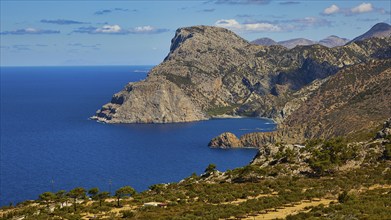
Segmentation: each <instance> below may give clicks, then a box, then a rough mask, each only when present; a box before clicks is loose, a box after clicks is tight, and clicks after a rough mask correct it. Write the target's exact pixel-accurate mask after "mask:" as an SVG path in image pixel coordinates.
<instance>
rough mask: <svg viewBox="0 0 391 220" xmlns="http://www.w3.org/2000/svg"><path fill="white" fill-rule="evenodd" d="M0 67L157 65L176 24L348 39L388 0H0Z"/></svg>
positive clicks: (390, 4)
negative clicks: (333, 36)
mask: <svg viewBox="0 0 391 220" xmlns="http://www.w3.org/2000/svg"><path fill="white" fill-rule="evenodd" d="M0 6H1V7H0V18H1V19H0V45H1V48H0V55H1V56H0V66H79V65H156V64H159V63H160V62H161V61H162V60H163V59H164V57H165V56H166V55H167V54H168V52H169V48H170V41H171V39H172V38H173V37H174V34H175V31H176V29H177V28H180V27H187V26H194V25H210V26H219V27H224V28H228V29H230V30H232V31H234V32H235V33H237V34H238V35H239V36H241V37H243V38H244V39H246V40H248V41H252V40H255V39H257V38H261V37H269V38H272V39H274V40H276V41H282V40H288V39H292V38H299V37H303V38H307V39H310V40H321V39H323V38H325V37H327V36H329V35H337V36H339V37H344V38H348V39H353V38H354V37H356V36H358V35H361V34H363V33H364V32H366V31H367V30H369V29H370V28H371V27H372V26H373V25H375V24H376V23H379V22H386V23H390V22H391V15H390V11H391V1H389V0H381V1H368V0H367V1H356V0H334V1H328V0H317V1H310V0H305V1H299V0H205V1H201V0H199V1H188V0H187V1H174V0H169V1H168V0H166V1H165V0H160V1H149V0H147V1H131V0H121V1H115V0H109V1H105V0H100V1H93V0H83V1H76V0H74V1H72V0H67V1H64V0H63V1H61V0H44V1H36V0H0Z"/></svg>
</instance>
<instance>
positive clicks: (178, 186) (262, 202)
mask: <svg viewBox="0 0 391 220" xmlns="http://www.w3.org/2000/svg"><path fill="white" fill-rule="evenodd" d="M293 149H294V148H284V144H279V149H278V152H277V153H276V154H274V155H273V158H272V159H271V161H269V163H268V165H267V166H264V165H259V164H255V163H253V164H250V165H248V166H245V167H241V168H237V169H234V170H228V171H226V172H224V173H222V172H219V171H218V170H217V167H216V165H214V164H210V165H209V166H207V167H206V169H205V173H204V174H202V175H200V176H198V175H196V174H192V175H191V176H189V177H187V178H185V179H184V180H182V181H180V182H178V183H169V184H156V185H152V186H150V187H149V190H146V191H144V192H140V193H137V192H136V191H135V190H134V189H133V188H132V187H130V186H124V187H122V188H120V189H118V190H117V191H116V192H115V194H114V195H110V193H108V192H101V191H100V190H99V189H98V188H92V189H89V190H86V189H84V188H81V187H77V188H75V189H72V190H70V191H69V192H66V191H63V190H62V191H59V192H44V193H42V194H41V195H39V196H38V199H37V200H35V201H26V202H22V203H20V204H18V205H16V206H9V207H3V208H1V209H0V219H22V218H23V219H26V220H29V219H34V220H39V219H148V220H150V219H183V220H185V219H200V220H201V219H211V220H212V219H216V220H217V219H241V218H249V219H252V218H259V219H262V216H263V217H265V215H269V216H270V215H271V213H275V214H276V215H275V217H279V218H285V217H286V218H287V219H390V218H391V214H390V210H391V200H390V196H391V169H390V167H391V157H390V156H391V155H390V152H391V141H390V139H389V138H388V137H386V138H381V139H373V140H370V141H367V142H357V143H349V142H348V141H347V140H344V139H341V138H337V139H330V140H311V141H308V142H307V143H306V144H305V146H302V147H300V149H299V150H298V151H297V150H293ZM302 154H303V155H306V156H303V155H302ZM301 157H303V158H304V159H303V161H301V162H300V163H299V162H298V159H297V158H299V159H300V158H301ZM305 158H307V159H305ZM303 164H304V165H303ZM349 164H355V165H349ZM357 164H358V165H357ZM305 165H307V166H308V168H309V170H306V171H305V172H304V171H301V166H305ZM318 201H319V202H318ZM326 201H327V202H326ZM313 204H317V205H319V206H316V207H309V206H311V205H313ZM289 207H291V209H292V210H298V212H299V213H293V212H292V213H288V214H284V215H279V214H280V212H279V210H288V209H289ZM298 207H302V208H300V209H299V208H298ZM289 214H290V215H289Z"/></svg>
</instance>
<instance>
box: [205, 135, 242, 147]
mask: <svg viewBox="0 0 391 220" xmlns="http://www.w3.org/2000/svg"><path fill="white" fill-rule="evenodd" d="M208 146H210V147H219V148H232V147H242V146H243V145H242V142H241V141H240V140H239V139H238V138H237V137H236V136H235V135H234V134H232V133H230V132H224V133H222V134H220V135H219V136H217V137H215V138H213V139H212V140H211V141H210V142H209V144H208Z"/></svg>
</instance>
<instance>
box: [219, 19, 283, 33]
mask: <svg viewBox="0 0 391 220" xmlns="http://www.w3.org/2000/svg"><path fill="white" fill-rule="evenodd" d="M215 25H216V26H218V27H223V28H227V29H231V30H234V31H240V32H277V31H281V28H280V27H279V26H277V25H273V24H270V23H263V22H255V23H246V24H245V23H242V24H241V23H239V22H238V21H236V20H235V19H220V20H218V21H216V23H215Z"/></svg>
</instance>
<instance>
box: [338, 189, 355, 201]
mask: <svg viewBox="0 0 391 220" xmlns="http://www.w3.org/2000/svg"><path fill="white" fill-rule="evenodd" d="M351 199H352V197H351V196H350V195H349V193H348V192H347V191H343V192H342V193H341V194H339V196H338V202H339V203H345V202H347V201H349V200H351Z"/></svg>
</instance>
